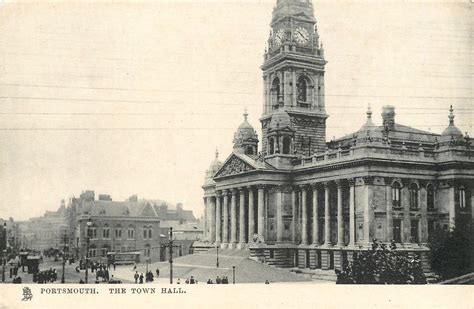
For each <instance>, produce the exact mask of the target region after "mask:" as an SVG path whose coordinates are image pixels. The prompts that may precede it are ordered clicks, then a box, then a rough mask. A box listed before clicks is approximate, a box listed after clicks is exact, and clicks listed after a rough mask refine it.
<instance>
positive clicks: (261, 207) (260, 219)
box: [257, 185, 265, 239]
mask: <svg viewBox="0 0 474 309" xmlns="http://www.w3.org/2000/svg"><path fill="white" fill-rule="evenodd" d="M257 189H258V193H257V194H258V196H257V199H258V201H257V203H258V204H257V207H258V209H257V211H258V237H259V238H261V239H263V236H264V235H265V216H264V207H265V205H264V194H265V187H264V186H263V185H259V186H257Z"/></svg>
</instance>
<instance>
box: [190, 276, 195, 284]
mask: <svg viewBox="0 0 474 309" xmlns="http://www.w3.org/2000/svg"><path fill="white" fill-rule="evenodd" d="M189 283H190V284H195V283H196V282H195V280H194V277H193V276H191V279H189Z"/></svg>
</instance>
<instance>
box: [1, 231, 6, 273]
mask: <svg viewBox="0 0 474 309" xmlns="http://www.w3.org/2000/svg"><path fill="white" fill-rule="evenodd" d="M2 232H3V235H2V236H3V240H4V242H5V243H4V245H5V248H4V249H3V250H2V253H3V254H2V261H1V262H2V282H5V263H6V261H7V259H6V257H7V222H3V231H2Z"/></svg>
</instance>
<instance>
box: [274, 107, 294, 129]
mask: <svg viewBox="0 0 474 309" xmlns="http://www.w3.org/2000/svg"><path fill="white" fill-rule="evenodd" d="M285 127H289V128H293V124H292V123H291V118H290V115H288V113H287V112H285V111H284V110H283V109H279V110H278V111H277V112H276V113H275V114H273V115H272V120H271V121H270V126H269V128H270V129H271V130H276V129H282V128H285Z"/></svg>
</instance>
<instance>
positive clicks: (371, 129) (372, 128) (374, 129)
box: [357, 105, 382, 137]
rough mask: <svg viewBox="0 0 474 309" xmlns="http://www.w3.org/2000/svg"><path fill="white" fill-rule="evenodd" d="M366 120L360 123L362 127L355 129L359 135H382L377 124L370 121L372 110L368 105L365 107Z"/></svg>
mask: <svg viewBox="0 0 474 309" xmlns="http://www.w3.org/2000/svg"><path fill="white" fill-rule="evenodd" d="M366 114H367V121H366V122H365V123H364V125H362V127H361V128H360V129H359V131H357V133H358V134H357V135H358V136H359V137H364V136H366V135H367V137H382V130H381V129H380V127H379V126H378V125H376V124H375V123H374V122H373V121H372V110H371V109H370V105H369V107H368V108H367V112H366Z"/></svg>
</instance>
